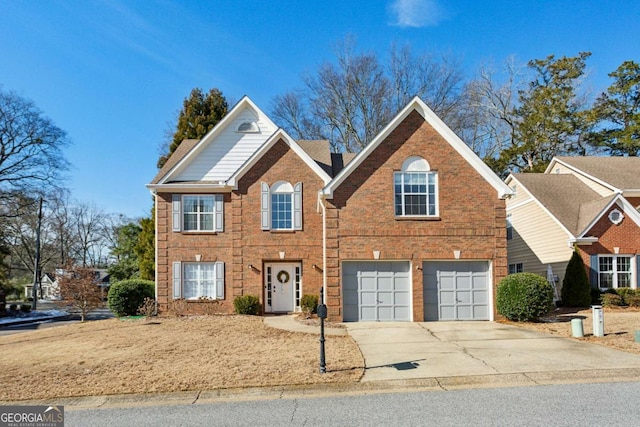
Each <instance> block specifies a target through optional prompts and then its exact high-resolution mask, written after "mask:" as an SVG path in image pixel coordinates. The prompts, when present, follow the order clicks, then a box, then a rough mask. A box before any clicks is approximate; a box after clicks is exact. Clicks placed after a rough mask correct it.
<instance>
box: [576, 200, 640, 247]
mask: <svg viewBox="0 0 640 427" xmlns="http://www.w3.org/2000/svg"><path fill="white" fill-rule="evenodd" d="M614 204H616V205H617V206H619V207H620V208H622V210H623V211H624V213H625V214H626V215H625V217H628V218H630V219H631V220H632V221H633V222H635V224H636V225H637V226H638V227H640V212H638V211H637V210H636V208H634V207H633V205H632V204H631V203H629V201H628V200H627V199H625V198H624V196H623V195H622V194H617V195H616V196H615V197H614V198H613V199H611V201H610V202H609V203H607V205H606V206H605V207H604V208H603V209H602V210H601V211H600V213H599V214H598V215H596V216H595V217H594V219H593V221H591V222H590V223H589V225H587V226H586V227H585V229H584V230H582V232H580V234H578V236H577V237H576V238H577V239H581V238H583V237H586V236H585V234H586V233H587V232H589V230H591V229H592V228H593V226H594V225H596V223H597V222H598V221H600V219H601V218H602V217H603V215H604V214H605V212H607V211H608V210H609V209H611V207H612V206H613V205H614Z"/></svg>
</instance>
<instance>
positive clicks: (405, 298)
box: [342, 261, 411, 322]
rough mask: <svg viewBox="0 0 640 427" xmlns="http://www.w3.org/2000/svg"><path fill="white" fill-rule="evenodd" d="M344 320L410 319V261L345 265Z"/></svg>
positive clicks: (348, 262) (364, 262) (349, 263)
mask: <svg viewBox="0 0 640 427" xmlns="http://www.w3.org/2000/svg"><path fill="white" fill-rule="evenodd" d="M342 268H343V283H344V288H343V290H344V296H343V307H344V311H345V312H344V315H343V318H344V321H345V322H351V321H360V320H362V321H393V320H403V321H406V320H411V281H410V263H409V262H389V261H372V262H366V261H362V262H350V261H347V262H344V263H343V264H342Z"/></svg>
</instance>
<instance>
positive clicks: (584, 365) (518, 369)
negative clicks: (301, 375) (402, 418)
mask: <svg viewBox="0 0 640 427" xmlns="http://www.w3.org/2000/svg"><path fill="white" fill-rule="evenodd" d="M345 325H346V326H347V330H348V332H349V335H351V336H352V337H353V339H354V340H355V341H356V343H357V344H358V346H359V347H360V351H361V352H362V355H363V356H364V359H365V368H366V369H365V374H364V377H363V379H362V381H380V380H402V379H415V378H432V377H449V376H473V375H492V374H514V373H533V372H553V371H578V370H593V369H619V368H640V355H635V354H631V353H626V352H623V351H619V350H614V349H610V348H606V347H603V346H599V345H596V344H588V343H584V342H579V341H576V340H572V339H568V338H560V337H553V336H550V335H546V334H542V333H539V332H535V331H531V330H527V329H521V328H517V327H514V326H509V325H504V324H501V323H496V322H425V323H417V322H357V323H346V324H345Z"/></svg>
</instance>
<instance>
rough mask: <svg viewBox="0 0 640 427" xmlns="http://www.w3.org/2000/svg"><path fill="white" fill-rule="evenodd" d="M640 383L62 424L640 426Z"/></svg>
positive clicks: (239, 405) (89, 413)
mask: <svg viewBox="0 0 640 427" xmlns="http://www.w3.org/2000/svg"><path fill="white" fill-rule="evenodd" d="M639 395H640V382H626V383H625V382H623V383H597V384H570V385H567V384H564V385H547V386H536V387H515V388H485V389H465V390H454V391H415V392H402V393H393V394H366V395H349V396H327V397H321V398H288V399H276V400H264V399H263V400H253V401H246V400H245V401H226V402H220V403H195V404H191V405H157V406H135V407H128V408H127V407H125V408H107V409H84V410H74V409H71V410H68V411H66V414H65V418H66V419H65V426H67V427H74V426H83V427H102V426H104V427H107V426H108V427H118V426H123V427H124V426H139V427H142V426H168V427H171V426H252V427H254V426H285V425H291V426H400V425H401V426H427V425H428V426H458V427H459V426H467V425H468V426H597V425H602V426H605V425H606V426H637V425H638V410H637V405H635V404H634V396H639Z"/></svg>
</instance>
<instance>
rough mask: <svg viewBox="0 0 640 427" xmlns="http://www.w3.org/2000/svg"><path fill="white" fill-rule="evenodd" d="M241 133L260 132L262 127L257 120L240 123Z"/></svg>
mask: <svg viewBox="0 0 640 427" xmlns="http://www.w3.org/2000/svg"><path fill="white" fill-rule="evenodd" d="M237 132H239V133H259V132H260V128H259V127H258V124H257V123H256V122H242V123H240V124H239V125H238V130H237Z"/></svg>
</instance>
